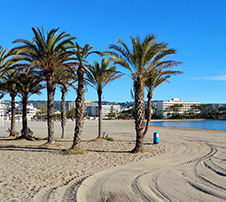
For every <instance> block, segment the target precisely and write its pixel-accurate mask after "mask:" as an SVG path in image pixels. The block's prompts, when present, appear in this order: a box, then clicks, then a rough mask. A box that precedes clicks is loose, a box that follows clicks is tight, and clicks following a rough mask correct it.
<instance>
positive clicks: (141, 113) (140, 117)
mask: <svg viewBox="0 0 226 202" xmlns="http://www.w3.org/2000/svg"><path fill="white" fill-rule="evenodd" d="M134 87H135V110H136V116H135V129H136V145H135V148H134V149H133V150H132V152H134V153H138V152H144V146H143V140H144V135H143V129H144V127H145V123H144V120H145V107H144V86H143V83H142V82H141V81H135V82H134Z"/></svg>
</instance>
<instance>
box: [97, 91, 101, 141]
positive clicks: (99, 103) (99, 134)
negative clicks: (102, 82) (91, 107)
mask: <svg viewBox="0 0 226 202" xmlns="http://www.w3.org/2000/svg"><path fill="white" fill-rule="evenodd" d="M97 93H98V105H99V126H98V138H101V134H102V104H101V95H102V90H101V89H98V92H97Z"/></svg>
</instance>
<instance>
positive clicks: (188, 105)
mask: <svg viewBox="0 0 226 202" xmlns="http://www.w3.org/2000/svg"><path fill="white" fill-rule="evenodd" d="M175 104H179V105H180V104H181V105H182V107H179V112H178V113H179V114H184V113H196V114H197V113H200V111H199V110H198V109H195V108H194V106H200V102H184V101H183V100H180V99H178V98H173V99H172V100H168V101H156V107H157V111H158V114H160V115H162V116H163V117H167V116H168V114H172V113H173V110H172V106H173V105H175Z"/></svg>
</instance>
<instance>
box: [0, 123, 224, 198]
mask: <svg viewBox="0 0 226 202" xmlns="http://www.w3.org/2000/svg"><path fill="white" fill-rule="evenodd" d="M9 124H10V123H5V125H4V126H0V201H7V202H8V201H13V202H20V201H29V202H30V201H34V202H40V201H43V202H45V201H51V202H52V201H59V202H60V201H65V202H66V201H78V202H80V201H84V202H85V201H87V202H88V201H89V202H90V201H93V202H96V201H108V202H109V201H112V202H113V201H114V202H117V201H120V202H122V201H226V155H225V154H226V146H225V142H226V131H217V130H201V129H200V130H198V129H183V128H163V127H157V126H154V127H153V126H151V127H150V128H149V132H148V134H147V136H146V137H145V141H144V146H145V150H146V151H147V152H146V153H144V154H132V153H130V152H129V151H131V150H132V149H133V147H134V145H135V130H134V123H133V121H131V120H125V121H121V120H120V121H118V120H114V121H108V120H104V121H103V131H104V132H106V133H107V134H108V135H109V136H110V137H113V138H114V140H115V141H114V142H110V141H105V140H103V141H92V140H93V139H94V138H95V137H96V136H97V125H98V123H97V121H94V120H90V121H88V120H86V121H85V123H84V129H83V135H82V143H81V147H82V148H84V149H86V150H87V151H88V153H87V154H83V155H76V156H75V155H67V156H64V155H60V154H59V153H57V151H60V150H61V149H67V148H69V147H71V145H72V140H73V131H74V122H67V126H66V138H64V139H61V138H60V137H61V127H60V122H55V137H56V143H58V144H59V145H60V146H59V148H58V149H49V148H45V147H40V145H43V144H44V143H45V142H46V140H41V141H25V140H20V141H15V140H12V139H9V138H8V134H7V133H6V129H7V128H8V127H9ZM29 127H30V128H31V130H33V131H34V135H35V136H36V137H41V138H45V137H46V136H47V123H46V122H29ZM20 128H21V123H17V125H16V130H17V131H19V130H20ZM156 131H158V132H159V134H160V144H153V133H154V132H156Z"/></svg>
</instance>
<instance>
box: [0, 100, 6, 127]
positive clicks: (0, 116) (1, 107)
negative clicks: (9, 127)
mask: <svg viewBox="0 0 226 202" xmlns="http://www.w3.org/2000/svg"><path fill="white" fill-rule="evenodd" d="M6 111H7V105H6V104H4V103H3V102H2V101H1V100H0V125H2V126H3V125H4V121H5V120H6V117H5V116H6Z"/></svg>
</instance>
